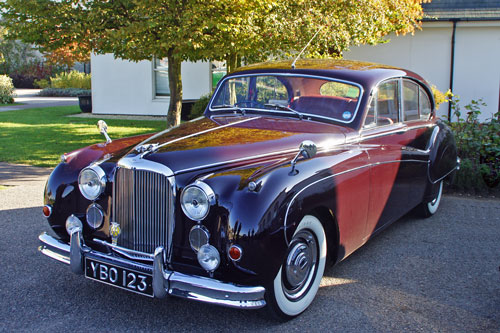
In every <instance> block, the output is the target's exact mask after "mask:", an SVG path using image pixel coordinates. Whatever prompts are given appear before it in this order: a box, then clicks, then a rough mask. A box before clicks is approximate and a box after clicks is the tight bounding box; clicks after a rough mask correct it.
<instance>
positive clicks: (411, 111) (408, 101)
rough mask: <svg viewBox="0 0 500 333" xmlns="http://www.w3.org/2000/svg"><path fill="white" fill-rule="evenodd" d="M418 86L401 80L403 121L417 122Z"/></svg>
mask: <svg viewBox="0 0 500 333" xmlns="http://www.w3.org/2000/svg"><path fill="white" fill-rule="evenodd" d="M418 89H419V87H418V85H417V84H416V83H414V82H411V81H408V80H403V117H404V119H403V120H404V121H411V120H418V119H420V116H419V114H418Z"/></svg>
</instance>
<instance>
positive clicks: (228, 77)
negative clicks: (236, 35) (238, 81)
mask: <svg viewBox="0 0 500 333" xmlns="http://www.w3.org/2000/svg"><path fill="white" fill-rule="evenodd" d="M249 76H285V77H307V78H311V79H320V80H326V81H332V82H340V83H345V84H349V85H351V86H355V87H358V88H359V96H358V102H357V104H356V111H354V115H353V116H352V118H351V120H350V121H343V120H342V119H337V118H330V117H324V116H320V115H315V114H310V113H302V112H301V113H302V114H303V115H304V116H312V117H315V118H321V119H328V120H333V121H335V122H339V123H344V124H350V123H352V122H353V121H354V119H356V116H357V114H358V111H359V105H360V104H361V99H362V98H363V94H364V93H365V90H364V88H363V86H362V85H361V84H359V83H357V82H352V81H346V80H340V79H335V78H332V77H328V76H321V75H311V74H298V73H295V74H292V73H269V72H262V73H251V74H238V75H231V76H227V77H225V78H224V79H223V80H222V81H221V82H219V83H218V84H217V89H216V91H215V92H214V94H213V95H212V98H211V99H210V102H209V104H208V105H209V108H208V109H209V111H210V112H215V115H216V114H217V111H224V110H226V111H231V110H233V109H232V108H220V109H212V102H213V101H214V99H215V96H217V94H218V92H219V90H220V88H221V87H222V84H223V83H224V82H225V81H227V80H230V79H233V78H238V77H249ZM244 109H245V110H254V111H260V112H262V111H264V112H272V113H281V114H288V115H290V112H284V111H276V110H266V109H256V108H244Z"/></svg>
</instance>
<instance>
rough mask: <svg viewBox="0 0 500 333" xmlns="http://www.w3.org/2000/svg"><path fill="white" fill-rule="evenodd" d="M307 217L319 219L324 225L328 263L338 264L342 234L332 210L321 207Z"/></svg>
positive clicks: (313, 210)
mask: <svg viewBox="0 0 500 333" xmlns="http://www.w3.org/2000/svg"><path fill="white" fill-rule="evenodd" d="M306 215H313V216H315V217H317V218H318V220H319V221H320V222H321V224H322V225H323V229H324V230H325V234H326V241H327V251H328V252H327V262H329V263H331V264H332V265H334V264H336V263H337V261H338V257H339V244H340V232H339V226H338V222H337V218H336V217H335V214H334V213H333V212H332V210H331V209H329V208H327V207H325V206H319V207H316V208H314V209H312V210H310V211H309V212H307V213H305V214H304V216H306Z"/></svg>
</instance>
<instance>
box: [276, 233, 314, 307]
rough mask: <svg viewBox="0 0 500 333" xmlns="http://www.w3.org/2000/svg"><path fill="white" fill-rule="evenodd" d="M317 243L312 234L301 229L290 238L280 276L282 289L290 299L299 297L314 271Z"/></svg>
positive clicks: (309, 282) (308, 284)
mask: <svg viewBox="0 0 500 333" xmlns="http://www.w3.org/2000/svg"><path fill="white" fill-rule="evenodd" d="M317 260H318V245H317V242H316V238H315V237H314V235H313V234H312V233H311V232H310V231H308V230H301V231H300V232H298V233H297V234H296V235H295V236H294V237H293V239H292V242H291V244H290V248H289V249H288V255H287V258H286V262H285V267H284V268H285V270H284V271H285V272H284V274H283V277H282V283H283V290H284V291H285V295H286V296H287V297H288V298H289V299H291V300H298V299H300V298H301V297H302V296H303V295H304V293H305V292H306V291H307V289H308V288H309V286H310V284H311V281H312V280H313V277H314V275H315V273H316V264H317Z"/></svg>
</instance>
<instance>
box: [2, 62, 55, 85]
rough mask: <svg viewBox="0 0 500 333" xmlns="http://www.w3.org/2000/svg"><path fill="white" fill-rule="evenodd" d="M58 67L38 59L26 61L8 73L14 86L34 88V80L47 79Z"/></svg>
mask: <svg viewBox="0 0 500 333" xmlns="http://www.w3.org/2000/svg"><path fill="white" fill-rule="evenodd" d="M58 70H59V69H58V68H57V67H54V66H51V65H45V64H44V63H42V62H41V61H39V60H32V61H30V62H27V63H25V64H23V65H21V66H19V67H17V68H16V69H14V70H12V71H11V72H10V73H9V76H10V77H11V78H12V82H13V83H14V87H16V88H34V87H35V85H34V83H35V80H42V79H46V80H47V79H48V78H49V77H50V76H51V75H52V74H53V73H54V72H57V71H58Z"/></svg>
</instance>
